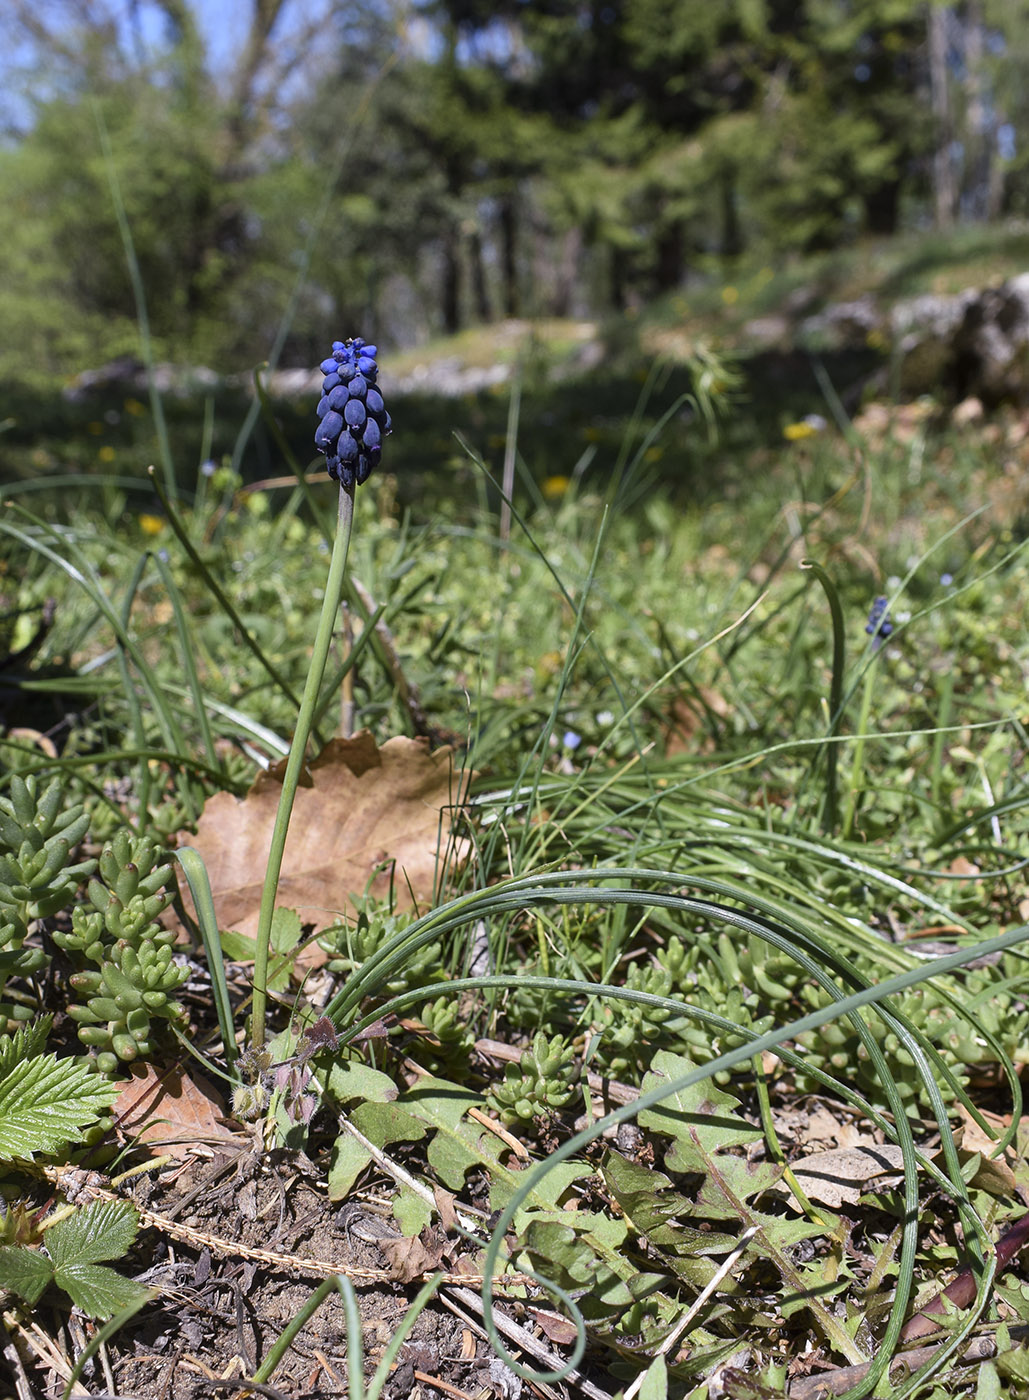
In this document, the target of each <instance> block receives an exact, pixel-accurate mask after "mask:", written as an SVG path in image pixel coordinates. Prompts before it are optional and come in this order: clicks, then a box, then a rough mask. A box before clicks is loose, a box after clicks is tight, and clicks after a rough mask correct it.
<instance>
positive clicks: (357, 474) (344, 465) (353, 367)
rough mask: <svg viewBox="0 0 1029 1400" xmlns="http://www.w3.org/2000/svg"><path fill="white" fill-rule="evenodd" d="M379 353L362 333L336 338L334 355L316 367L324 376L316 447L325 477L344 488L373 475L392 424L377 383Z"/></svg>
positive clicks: (350, 489) (359, 482)
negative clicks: (350, 336)
mask: <svg viewBox="0 0 1029 1400" xmlns="http://www.w3.org/2000/svg"><path fill="white" fill-rule="evenodd" d="M377 353H378V351H377V350H376V348H375V346H374V345H366V344H365V343H364V341H363V340H362V339H361V337H360V336H356V337H355V338H354V339H353V340H346V341H344V340H334V341H333V342H332V354H331V355H330V356H329V357H328V358H327V359H324V360H322V363H321V366H320V368H321V371H322V374H324V376H325V378H324V379H323V380H322V396H321V398H320V399H319V401H318V408H317V410H316V412H317V414H318V417H319V418H320V419H321V422H320V423H319V424H318V429H317V431H316V433H315V435H314V445H315V447H316V448H317V449H318V451H319V452H324V453H325V465H326V467H327V468H328V472H329V475H330V476H331V477H332V478H333V479H334V480H335V481H338V482H339V484H340V485H341V486H342V487H344V488H345V489H346V490H347V491H352V490H353V488H354V486H355V485H357V486H360V485H361V484H362V482H365V481H367V480H368V478H369V476H371V474H372V470H373V469H374V468H375V467H376V466H378V463H379V458H380V457H381V456H382V440H383V438H384V437H385V436H386V434H387V433H388V432H390V431H391V430H392V427H393V422H392V419H391V418H390V416H389V414H388V413H387V412H386V405H385V403H384V402H383V399H382V394H381V393H380V392H379V389H378V387H377V384H376V380H377V379H378V376H379V366H378V365H377V364H376V362H375V356H376V355H377Z"/></svg>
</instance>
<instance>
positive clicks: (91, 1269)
mask: <svg viewBox="0 0 1029 1400" xmlns="http://www.w3.org/2000/svg"><path fill="white" fill-rule="evenodd" d="M54 1282H55V1283H57V1284H58V1285H59V1286H60V1287H61V1288H63V1289H64V1291H65V1293H67V1295H68V1297H69V1298H70V1299H71V1300H72V1302H73V1303H74V1304H75V1306H76V1307H77V1308H81V1309H82V1311H83V1312H84V1313H86V1314H87V1315H88V1316H89V1317H97V1318H101V1319H102V1320H104V1321H106V1319H107V1318H109V1317H113V1316H114V1314H115V1313H116V1312H121V1311H122V1310H123V1309H124V1308H128V1307H131V1306H132V1304H133V1303H139V1302H141V1301H144V1300H145V1299H147V1298H152V1297H153V1296H154V1294H153V1289H150V1288H144V1286H143V1284H141V1283H136V1281H135V1279H131V1278H124V1277H123V1276H122V1275H121V1274H119V1273H116V1272H115V1271H114V1269H108V1268H106V1267H105V1266H104V1265H103V1264H70V1265H68V1267H67V1268H63V1269H56V1270H55V1271H54Z"/></svg>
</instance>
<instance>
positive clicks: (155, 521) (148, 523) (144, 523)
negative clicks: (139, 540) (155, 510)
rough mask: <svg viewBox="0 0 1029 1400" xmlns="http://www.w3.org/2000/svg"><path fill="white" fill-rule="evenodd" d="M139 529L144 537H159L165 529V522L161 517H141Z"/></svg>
mask: <svg viewBox="0 0 1029 1400" xmlns="http://www.w3.org/2000/svg"><path fill="white" fill-rule="evenodd" d="M139 528H140V529H141V530H142V531H143V533H144V535H159V534H160V533H161V531H162V530H163V529H164V521H163V520H162V518H161V517H160V516H159V515H141V516H140V517H139Z"/></svg>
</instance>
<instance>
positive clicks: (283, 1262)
mask: <svg viewBox="0 0 1029 1400" xmlns="http://www.w3.org/2000/svg"><path fill="white" fill-rule="evenodd" d="M39 1170H40V1171H41V1172H42V1174H43V1175H44V1176H45V1177H46V1179H47V1180H48V1181H50V1182H52V1183H53V1184H54V1185H55V1186H57V1187H60V1188H61V1189H62V1190H63V1189H64V1186H65V1184H66V1183H68V1184H70V1185H71V1184H73V1186H74V1189H75V1190H76V1191H77V1195H76V1199H77V1200H79V1201H96V1200H99V1201H123V1200H124V1199H125V1198H124V1197H123V1196H119V1195H118V1194H117V1193H116V1192H114V1191H109V1190H108V1189H107V1188H106V1187H103V1186H99V1185H97V1184H96V1183H95V1181H94V1180H90V1181H88V1182H85V1181H83V1180H82V1179H81V1178H82V1177H83V1176H84V1173H82V1172H80V1171H77V1170H76V1169H75V1168H72V1167H40V1168H39ZM89 1175H90V1177H96V1176H97V1175H98V1174H97V1173H90V1174H89ZM412 1180H413V1178H412ZM129 1204H130V1205H131V1206H132V1208H133V1210H135V1212H136V1214H137V1216H138V1217H139V1223H140V1224H141V1225H145V1226H147V1227H148V1228H149V1229H152V1230H159V1231H160V1232H161V1233H162V1234H165V1235H169V1236H170V1237H171V1238H172V1239H175V1240H181V1241H182V1242H183V1243H184V1244H189V1245H192V1246H193V1247H194V1248H196V1249H209V1250H210V1251H211V1253H212V1254H218V1255H222V1256H227V1257H228V1258H230V1259H247V1260H249V1261H250V1262H251V1263H254V1264H264V1265H266V1266H267V1267H269V1268H274V1269H282V1270H285V1271H286V1272H287V1273H293V1274H299V1275H300V1276H301V1277H302V1278H335V1277H336V1276H337V1275H341V1276H342V1277H343V1278H348V1279H349V1280H350V1281H351V1283H353V1284H356V1285H357V1286H358V1287H364V1286H365V1285H367V1284H373V1283H389V1282H391V1281H393V1280H394V1279H395V1275H394V1273H393V1272H392V1270H390V1269H362V1268H358V1267H357V1266H356V1265H354V1264H340V1263H336V1262H335V1261H330V1260H327V1259H305V1258H303V1257H301V1256H298V1255H295V1254H276V1253H274V1252H273V1251H272V1250H270V1249H252V1248H251V1247H250V1246H249V1245H245V1244H240V1243H239V1242H238V1241H236V1240H226V1239H222V1238H221V1237H220V1236H218V1235H212V1234H210V1233H209V1232H208V1231H207V1230H200V1229H197V1228H196V1227H195V1226H193V1225H184V1224H183V1223H182V1222H181V1221H179V1220H170V1219H169V1218H168V1217H167V1216H165V1215H158V1214H157V1213H156V1211H152V1210H147V1209H146V1207H145V1206H140V1205H138V1204H137V1203H136V1202H135V1201H130V1202H129ZM443 1282H444V1283H453V1284H460V1285H461V1287H463V1288H467V1287H469V1286H478V1285H481V1283H482V1282H483V1276H482V1275H481V1274H472V1273H463V1272H458V1273H445V1274H444V1275H443ZM535 1282H536V1280H535V1279H533V1278H530V1277H529V1275H528V1274H498V1275H497V1277H496V1278H494V1279H493V1287H494V1288H511V1287H524V1286H525V1285H526V1284H534V1283H535Z"/></svg>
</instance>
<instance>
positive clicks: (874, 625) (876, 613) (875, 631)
mask: <svg viewBox="0 0 1029 1400" xmlns="http://www.w3.org/2000/svg"><path fill="white" fill-rule="evenodd" d="M865 631H866V632H867V633H868V635H869V636H870V637H872V638H873V644H874V646H875V647H876V648H877V649H878V648H879V647H881V646H882V644H883V642H885V640H886V638H887V637H888V636H889V635H890V633H891V632H892V631H893V623H892V622H891V621H890V610H889V599H888V598H882V597H879V598H876V600H875V602H874V603H873V604H872V607H871V609H870V611H869V614H868V623H867V625H866V627H865Z"/></svg>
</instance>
